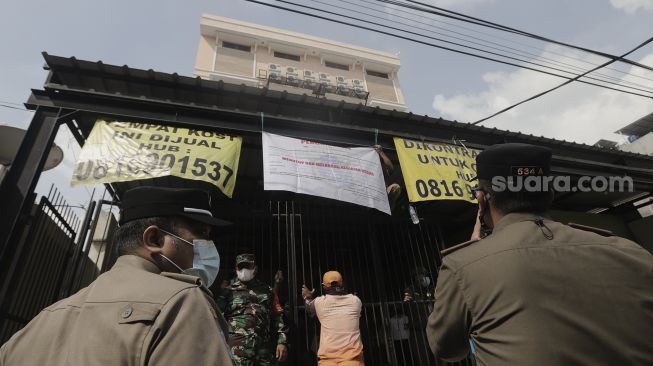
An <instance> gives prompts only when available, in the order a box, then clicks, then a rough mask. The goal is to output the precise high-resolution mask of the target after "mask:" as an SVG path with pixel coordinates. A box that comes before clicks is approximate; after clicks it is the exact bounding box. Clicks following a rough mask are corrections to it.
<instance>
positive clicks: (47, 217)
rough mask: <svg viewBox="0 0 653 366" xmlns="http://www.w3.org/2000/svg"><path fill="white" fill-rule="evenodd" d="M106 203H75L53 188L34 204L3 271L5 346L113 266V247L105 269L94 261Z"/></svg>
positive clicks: (0, 314) (0, 300) (0, 305)
mask: <svg viewBox="0 0 653 366" xmlns="http://www.w3.org/2000/svg"><path fill="white" fill-rule="evenodd" d="M102 202H103V201H101V200H100V201H98V202H93V201H91V202H89V205H88V207H82V206H77V205H69V204H68V203H67V202H66V201H65V199H64V198H63V196H62V195H61V194H60V193H59V192H58V191H57V189H55V188H54V187H51V188H50V192H49V193H48V195H47V196H42V197H41V198H40V200H39V202H38V203H37V204H35V205H34V207H33V208H32V211H31V215H30V219H29V224H28V226H26V227H25V229H24V230H23V232H22V233H18V234H16V235H14V238H15V242H14V243H13V246H14V247H13V248H12V251H13V253H14V254H13V256H12V257H11V261H10V262H9V263H8V264H7V265H6V266H5V267H4V268H1V269H0V270H1V274H2V276H1V278H0V344H1V343H4V342H6V341H7V340H8V339H9V338H10V337H11V336H12V335H13V334H14V333H15V332H17V331H18V330H20V329H21V328H22V327H24V326H25V325H26V324H27V323H28V322H29V321H30V320H31V319H32V318H33V317H35V316H36V315H37V314H38V313H39V312H40V311H41V310H42V309H43V308H45V307H47V306H49V305H50V304H52V303H54V302H56V301H58V300H60V299H62V298H65V297H67V296H70V295H72V294H73V293H75V292H77V291H78V290H79V289H80V288H82V287H84V286H86V285H87V284H88V283H90V282H91V281H93V280H94V279H95V278H96V277H97V276H98V275H99V274H100V273H101V272H102V271H103V270H105V269H106V268H107V263H108V262H110V259H111V250H110V249H109V250H103V251H100V252H98V253H102V258H101V260H102V264H103V266H102V268H99V269H98V268H97V266H96V265H97V264H98V263H99V260H100V257H99V256H98V257H97V258H90V257H89V249H90V247H91V245H92V240H93V234H94V233H95V228H96V225H97V223H98V216H99V213H100V208H101V206H102ZM76 208H81V209H83V210H85V215H84V219H82V220H80V219H79V218H78V217H77V215H76V214H75V213H74V209H76ZM105 227H108V225H105ZM102 234H103V235H104V234H109V233H102ZM105 236H106V237H109V238H110V235H105ZM106 241H110V240H106Z"/></svg>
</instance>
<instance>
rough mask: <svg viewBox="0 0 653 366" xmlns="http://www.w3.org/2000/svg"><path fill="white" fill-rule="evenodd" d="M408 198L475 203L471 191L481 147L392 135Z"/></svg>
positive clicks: (413, 200) (418, 200)
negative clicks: (471, 181) (477, 156)
mask: <svg viewBox="0 0 653 366" xmlns="http://www.w3.org/2000/svg"><path fill="white" fill-rule="evenodd" d="M394 142H395V148H396V149H397V155H398V156H399V164H400V165H401V172H402V174H403V176H404V182H405V183H406V191H407V192H408V200H409V201H410V202H420V201H430V200H464V201H469V202H473V203H476V197H475V195H474V192H473V191H472V187H474V186H475V185H476V184H475V183H470V182H468V180H469V179H470V178H473V177H475V176H476V155H478V153H480V150H474V149H468V148H465V147H463V146H457V145H447V144H437V143H431V142H421V141H414V140H407V139H403V138H399V137H395V138H394Z"/></svg>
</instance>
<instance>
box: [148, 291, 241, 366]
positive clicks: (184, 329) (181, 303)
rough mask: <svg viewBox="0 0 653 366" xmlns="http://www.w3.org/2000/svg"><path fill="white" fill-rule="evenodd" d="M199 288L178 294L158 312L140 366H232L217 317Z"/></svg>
mask: <svg viewBox="0 0 653 366" xmlns="http://www.w3.org/2000/svg"><path fill="white" fill-rule="evenodd" d="M212 304H213V302H212V300H211V299H209V297H208V296H207V295H206V294H205V292H204V291H202V290H201V289H200V288H199V287H190V288H186V289H184V290H182V291H180V292H179V293H178V294H176V295H175V296H174V297H173V298H171V299H170V300H169V301H168V303H166V304H165V305H164V307H163V308H162V309H161V313H160V314H159V316H158V317H157V319H156V320H155V323H154V324H153V326H152V328H151V329H150V333H149V334H148V336H147V338H146V339H145V344H144V345H143V350H144V352H143V353H144V354H143V357H142V359H141V360H142V364H143V365H232V364H233V361H232V359H231V354H230V352H229V350H228V347H227V343H226V340H225V337H224V334H223V332H222V329H221V328H220V327H219V326H218V321H217V319H218V317H219V316H221V315H220V314H219V313H218V312H217V309H215V308H214V307H213V306H214V305H212Z"/></svg>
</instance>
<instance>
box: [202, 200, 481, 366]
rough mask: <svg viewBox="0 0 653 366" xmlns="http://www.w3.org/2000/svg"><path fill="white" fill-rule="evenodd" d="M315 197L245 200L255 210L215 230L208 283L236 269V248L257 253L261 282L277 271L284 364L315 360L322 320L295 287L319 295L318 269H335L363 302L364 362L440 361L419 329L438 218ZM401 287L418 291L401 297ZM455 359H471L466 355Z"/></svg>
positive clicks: (437, 242)
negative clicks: (215, 254)
mask: <svg viewBox="0 0 653 366" xmlns="http://www.w3.org/2000/svg"><path fill="white" fill-rule="evenodd" d="M321 202H322V203H315V202H297V201H269V202H266V203H262V202H258V203H250V204H249V205H248V206H249V208H250V209H251V211H252V212H254V214H253V215H252V216H251V217H248V218H234V221H235V222H237V223H238V225H237V227H236V228H235V229H233V232H229V233H227V234H224V235H218V236H217V237H216V243H218V247H219V250H220V253H221V257H222V266H221V270H220V278H219V279H218V280H217V281H216V284H215V285H214V286H219V285H220V283H221V282H222V280H228V279H230V278H232V277H233V276H234V275H235V268H234V260H235V256H236V255H237V254H238V253H240V252H254V253H255V254H256V255H257V259H258V266H259V278H260V279H261V280H263V281H264V282H268V283H270V284H271V285H272V283H273V278H274V275H275V273H276V272H277V270H281V271H283V274H284V281H283V284H282V286H281V288H280V289H279V297H280V302H281V304H282V306H283V307H284V309H285V319H286V321H287V323H288V324H289V325H290V329H291V349H290V359H289V361H288V362H287V364H288V365H315V364H317V363H316V360H317V358H316V353H317V348H318V345H319V333H320V324H319V323H318V321H317V319H316V318H311V317H309V316H308V315H307V313H306V312H305V309H304V306H303V301H302V299H301V296H300V291H301V286H302V285H303V284H306V285H307V286H308V287H309V288H314V289H316V294H318V295H319V294H320V289H321V288H320V283H321V276H322V274H323V273H324V272H326V271H328V270H338V271H339V272H340V273H341V274H342V275H343V277H344V280H345V283H346V286H347V288H348V290H349V291H350V292H352V293H355V294H356V295H357V296H358V297H359V298H360V299H361V301H362V302H363V313H362V317H361V336H362V340H363V344H364V349H365V363H366V365H379V366H385V365H412V366H421V365H445V364H446V363H444V362H442V361H440V362H438V361H437V360H435V359H434V357H433V355H432V353H431V351H430V349H429V347H428V344H427V341H426V333H425V327H426V319H427V318H428V316H429V314H430V313H431V311H432V309H433V302H434V298H433V294H434V287H435V286H434V285H435V281H436V277H437V268H438V266H439V264H440V262H441V257H440V249H442V248H443V241H442V237H441V233H440V229H439V227H438V225H437V224H435V223H425V222H421V223H420V224H419V225H413V224H412V223H411V222H410V220H409V219H408V218H406V219H405V220H399V219H391V218H390V217H388V216H385V215H383V214H380V213H378V212H375V211H373V210H369V209H364V208H361V207H357V206H353V205H337V204H327V203H323V202H324V201H321ZM417 273H426V274H427V276H428V277H429V278H430V283H429V284H428V286H425V287H424V286H421V284H419V283H417V282H416V280H415V275H416V274H417ZM215 290H217V288H216V289H215ZM406 292H410V293H413V292H419V294H417V295H415V297H414V299H413V301H404V297H405V294H406ZM458 364H460V365H471V364H472V360H471V359H470V360H466V361H463V362H461V363H458Z"/></svg>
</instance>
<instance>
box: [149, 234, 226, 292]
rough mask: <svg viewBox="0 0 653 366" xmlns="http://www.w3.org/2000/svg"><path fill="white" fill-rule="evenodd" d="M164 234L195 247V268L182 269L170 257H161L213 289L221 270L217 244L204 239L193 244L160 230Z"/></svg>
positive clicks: (196, 240)
mask: <svg viewBox="0 0 653 366" xmlns="http://www.w3.org/2000/svg"><path fill="white" fill-rule="evenodd" d="M159 230H161V231H163V232H164V233H166V234H168V235H170V236H174V237H175V238H177V239H179V240H181V241H183V242H184V243H186V244H189V245H192V246H193V267H191V268H188V269H181V267H179V266H178V265H177V264H176V263H175V262H173V261H172V260H170V259H169V258H168V257H166V256H164V255H163V254H161V256H162V257H163V258H165V259H167V260H168V261H169V262H170V263H172V264H173V265H174V266H175V267H177V269H179V272H181V273H184V274H187V275H191V276H196V277H199V278H201V279H202V281H203V282H204V284H205V285H206V287H211V285H212V284H213V282H214V281H215V279H216V277H218V271H219V270H220V254H219V253H218V249H217V248H216V247H215V244H214V243H213V241H212V240H204V239H195V240H193V242H192V243H191V242H189V241H188V240H186V239H183V238H180V237H178V236H177V235H175V234H173V233H170V232H167V231H165V230H163V229H159Z"/></svg>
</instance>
